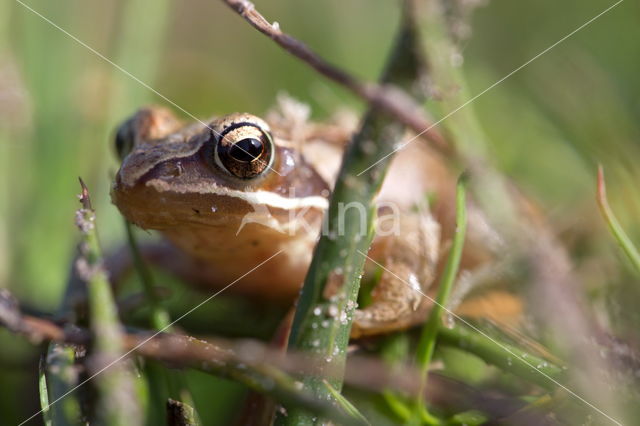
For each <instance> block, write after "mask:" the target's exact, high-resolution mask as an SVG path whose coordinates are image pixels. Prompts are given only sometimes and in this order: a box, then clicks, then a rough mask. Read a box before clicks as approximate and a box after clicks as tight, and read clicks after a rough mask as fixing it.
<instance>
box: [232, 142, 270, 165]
mask: <svg viewBox="0 0 640 426" xmlns="http://www.w3.org/2000/svg"><path fill="white" fill-rule="evenodd" d="M262 149H263V146H262V142H261V141H259V140H258V139H254V138H246V139H242V140H241V141H238V142H236V143H235V144H233V146H232V147H231V149H230V150H229V155H231V157H233V158H235V159H236V160H238V161H243V162H245V163H249V162H251V161H253V160H255V159H256V158H258V157H260V154H262Z"/></svg>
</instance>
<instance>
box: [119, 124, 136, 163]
mask: <svg viewBox="0 0 640 426" xmlns="http://www.w3.org/2000/svg"><path fill="white" fill-rule="evenodd" d="M132 126H133V121H132V120H131V119H129V120H127V121H125V122H124V123H122V124H121V125H120V127H119V128H118V131H117V133H116V137H115V146H116V152H117V153H118V158H120V160H122V159H124V157H126V156H127V155H128V154H129V153H130V152H131V150H132V149H133V140H134V136H133V129H132Z"/></svg>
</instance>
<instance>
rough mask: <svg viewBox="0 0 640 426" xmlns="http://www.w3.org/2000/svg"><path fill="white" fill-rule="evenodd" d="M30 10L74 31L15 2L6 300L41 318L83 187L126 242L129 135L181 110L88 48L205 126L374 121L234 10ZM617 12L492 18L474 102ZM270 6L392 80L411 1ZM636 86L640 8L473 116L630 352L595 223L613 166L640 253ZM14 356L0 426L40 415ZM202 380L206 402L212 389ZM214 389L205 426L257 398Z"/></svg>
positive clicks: (148, 1) (2, 18)
mask: <svg viewBox="0 0 640 426" xmlns="http://www.w3.org/2000/svg"><path fill="white" fill-rule="evenodd" d="M461 1H462V0H461ZM24 3H25V4H26V5H28V6H29V7H32V8H33V9H34V10H36V11H37V12H38V13H40V14H42V15H43V16H44V17H46V19H49V20H50V21H51V22H52V23H54V24H55V25H57V26H59V27H61V28H62V29H63V30H64V31H67V32H68V33H69V34H65V33H64V32H63V31H61V30H60V29H57V28H55V27H54V26H53V25H52V24H51V23H48V22H46V21H45V20H44V19H43V18H42V17H39V16H37V15H36V14H35V13H34V12H32V11H30V10H28V9H27V8H26V7H25V6H23V5H22V4H20V2H16V1H13V0H7V1H3V2H1V3H0V286H1V287H8V288H9V289H10V290H11V291H12V292H13V293H14V294H15V295H16V296H17V297H18V298H19V299H20V300H21V301H22V302H23V304H24V305H25V306H28V307H31V308H33V309H37V310H41V311H53V310H55V309H56V307H57V306H58V304H59V302H60V298H61V291H62V290H63V288H64V285H65V281H66V277H67V274H68V271H69V267H70V263H71V261H72V258H73V255H74V253H75V242H76V240H77V232H76V229H75V228H74V223H73V217H74V210H75V209H76V208H77V207H78V203H77V198H76V194H77V193H78V188H79V186H78V181H77V177H78V176H82V177H83V178H84V179H85V181H86V182H87V183H88V186H89V188H90V190H91V194H92V198H93V202H94V206H95V207H96V209H97V214H98V226H99V231H100V234H101V237H102V242H103V245H104V246H105V247H106V248H111V249H112V248H115V247H117V246H119V245H121V244H122V243H123V241H124V239H125V236H124V228H123V226H122V220H121V218H120V217H119V215H118V213H117V211H116V209H115V208H114V207H113V206H112V205H111V204H110V200H109V186H110V179H111V176H112V175H113V173H114V172H115V170H116V169H117V161H116V156H115V154H114V150H113V146H112V137H113V132H114V128H115V127H116V126H117V124H118V123H119V122H120V121H121V120H123V119H124V118H126V117H127V116H128V115H130V114H131V113H132V112H133V111H135V109H136V108H137V107H139V106H141V105H145V104H148V103H158V104H166V103H165V101H164V100H163V99H161V98H159V97H158V96H156V95H155V94H154V93H153V92H152V91H150V90H148V89H146V88H144V87H143V86H142V85H140V84H139V83H138V82H136V81H135V80H134V79H132V78H131V77H130V76H128V75H126V74H125V73H123V72H122V71H120V70H118V69H117V68H116V67H115V66H114V65H113V64H111V63H109V62H107V61H106V60H104V59H102V58H100V57H99V56H98V55H97V54H96V53H95V52H92V51H91V50H90V49H88V48H87V46H90V47H91V48H92V49H95V51H97V52H99V53H100V54H101V55H104V57H106V58H108V60H109V61H113V62H114V63H115V64H118V65H119V66H120V67H122V68H123V69H124V70H126V71H127V72H129V73H131V74H132V75H134V76H135V77H137V78H139V79H140V80H142V81H144V82H145V83H147V84H148V85H150V86H152V87H153V88H155V89H156V90H157V91H158V92H160V93H162V94H163V95H165V96H166V97H168V98H169V99H171V100H172V101H174V102H175V103H176V104H178V105H180V106H181V107H183V108H184V109H186V110H187V111H189V112H190V113H192V114H194V115H196V116H198V117H209V116H211V115H214V114H222V113H228V112H233V111H248V112H252V113H255V114H261V113H263V112H264V111H265V110H266V109H268V107H269V106H270V105H272V103H273V102H274V100H275V97H276V95H277V94H278V93H281V92H287V93H288V94H290V95H291V96H293V97H295V98H298V99H300V100H302V101H304V102H306V103H308V104H310V105H311V106H312V110H313V116H314V117H315V118H318V119H322V118H323V117H326V116H328V115H331V114H332V113H334V112H335V111H337V110H338V109H342V108H351V109H355V110H357V111H360V110H362V109H363V104H362V103H361V102H360V101H359V100H358V99H355V98H354V97H353V96H352V95H351V94H349V93H348V92H346V91H345V90H343V89H342V88H341V87H339V86H337V85H334V84H333V83H331V82H328V81H327V80H325V79H323V78H322V77H320V76H318V75H317V74H316V73H315V72H313V71H312V70H310V69H309V68H308V67H306V66H305V65H304V64H302V63H300V62H299V61H297V60H295V59H293V58H292V57H290V56H289V55H288V54H286V53H285V52H283V51H282V50H281V49H280V48H278V47H277V46H275V45H274V44H273V43H272V42H271V41H270V40H268V39H267V38H265V37H264V36H262V35H260V34H258V33H257V32H256V31H255V30H253V29H252V28H250V27H249V26H248V25H247V24H246V23H245V22H243V21H242V20H241V19H240V18H239V17H237V16H236V15H235V14H234V13H233V12H231V11H230V10H228V9H227V8H226V7H225V6H224V5H223V4H222V3H221V2H219V1H215V0H185V1H170V0H127V1H124V0H122V1H115V0H114V1H108V2H105V1H102V2H99V1H86V0H83V1H81V0H58V1H55V2H51V1H47V0H24ZM467 3H475V0H467ZM612 3H613V2H610V1H604V0H588V1H584V0H567V1H562V2H557V1H552V0H537V1H529V2H523V1H519V2H514V1H506V0H491V1H488V0H487V1H485V2H483V3H482V6H481V7H479V8H478V9H476V10H475V12H474V14H473V16H472V19H471V21H470V23H471V26H470V27H469V28H467V29H466V30H469V31H471V34H470V35H469V37H468V38H467V39H466V41H465V42H464V48H463V50H462V53H463V55H464V65H463V68H464V72H465V75H466V77H467V79H468V82H469V85H470V92H471V93H473V94H475V93H479V92H481V91H482V90H484V89H485V88H486V87H488V86H490V85H491V84H493V83H494V82H495V81H497V80H498V79H500V78H502V77H503V76H505V75H506V74H508V73H509V72H511V71H512V70H513V69H515V68H517V67H518V66H520V65H521V64H523V63H524V62H526V61H527V60H529V59H530V58H532V57H533V56H535V55H536V54H538V53H539V52H541V51H542V50H544V49H545V48H547V47H548V46H550V45H551V44H553V43H555V42H556V41H557V40H559V39H560V38H562V37H563V36H565V35H566V34H568V33H569V32H571V31H572V30H574V29H575V28H577V27H578V26H580V25H582V24H583V23H584V22H586V21H587V20H589V19H591V18H592V17H593V16H595V15H596V14H598V13H599V12H601V11H602V10H604V9H605V8H606V7H608V6H609V5H611V4H612ZM257 6H258V8H259V10H260V11H261V12H262V13H263V14H264V15H265V16H266V17H267V18H268V19H270V20H273V21H278V22H279V24H280V26H281V27H282V28H283V29H284V30H285V31H287V32H289V33H291V34H293V35H294V36H296V37H298V38H299V39H301V40H303V41H305V42H306V43H308V44H309V45H310V46H311V47H312V48H313V49H315V50H316V51H317V52H319V53H320V54H321V55H322V56H324V57H326V58H327V59H329V60H330V61H331V62H333V63H335V64H338V65H340V66H341V67H343V68H345V69H347V70H348V71H350V72H352V73H353V74H355V75H357V76H360V77H362V78H364V79H368V80H374V79H376V77H377V76H378V74H379V72H380V69H381V67H382V64H383V61H384V59H385V56H386V54H387V51H388V48H389V46H390V44H391V42H392V35H393V33H394V30H395V27H396V25H397V18H398V16H399V7H398V2H397V1H390V0H346V1H345V0H328V1H322V2H318V1H314V0H295V1H294V0H277V1H276V0H272V1H258V2H257ZM70 35H73V36H74V37H77V39H78V40H79V41H80V42H81V43H85V44H86V46H83V45H81V44H80V43H79V42H78V41H77V40H74V39H72V38H71V36H70ZM639 75H640V4H639V3H638V2H636V1H633V0H626V1H624V2H623V3H622V4H620V5H619V6H618V7H616V8H614V9H613V10H612V11H610V12H609V13H607V14H606V15H604V16H602V17H601V18H600V19H598V20H596V21H595V22H593V23H592V24H591V25H589V26H588V27H586V28H585V29H583V30H582V31H580V32H578V33H577V34H575V35H574V36H572V37H570V38H569V39H568V40H566V41H565V42H563V43H561V44H560V45H558V46H557V47H555V48H554V49H553V50H551V51H550V52H548V53H546V54H545V55H543V56H542V57H540V58H539V59H538V60H536V61H535V62H533V63H531V64H530V65H528V66H527V67H526V68H524V69H523V70H521V71H520V72H518V73H517V74H515V75H513V76H512V77H511V78H509V79H508V80H506V81H505V82H503V83H502V84H500V85H499V86H498V87H496V88H495V89H493V90H492V91H490V92H488V93H486V94H485V95H484V96H482V97H481V98H479V99H478V100H477V101H475V102H474V104H473V108H475V110H476V112H477V114H478V116H479V118H480V121H481V123H482V125H483V127H484V130H485V131H486V133H487V134H488V136H489V140H490V142H491V147H490V148H491V153H492V155H493V156H494V159H495V162H496V164H497V166H498V168H499V169H500V170H501V171H502V172H503V173H504V174H506V175H507V176H509V177H511V178H513V179H514V180H515V181H516V182H517V183H518V184H519V185H520V186H521V187H522V188H523V189H524V190H525V191H526V192H527V193H529V194H530V195H531V196H532V197H533V198H534V199H535V200H537V201H538V202H539V203H540V205H541V206H542V208H543V210H544V212H545V213H546V214H547V215H548V217H549V218H550V221H551V223H552V224H553V225H554V226H555V227H556V229H557V230H558V231H559V232H560V234H561V235H562V236H563V237H564V238H565V240H566V241H567V244H569V246H570V247H571V248H572V253H573V254H574V256H575V258H576V259H577V261H578V263H579V265H580V267H583V268H589V267H593V266H592V265H591V263H589V262H590V260H591V259H597V260H598V262H597V267H593V270H594V272H593V274H591V275H590V276H591V279H590V280H587V281H585V282H584V283H583V284H584V290H585V294H586V295H587V297H588V298H589V299H590V301H591V302H592V303H593V304H594V306H601V307H602V312H605V313H606V315H604V316H603V317H602V318H601V319H602V321H604V322H606V323H607V324H608V325H611V326H612V327H613V328H614V329H616V330H617V331H618V332H619V333H620V334H622V335H625V336H627V335H632V334H633V330H634V329H637V327H638V326H639V325H640V310H638V309H637V306H638V303H640V286H638V285H637V284H638V283H637V282H634V281H633V280H631V279H630V278H629V277H630V275H629V274H628V270H627V267H626V264H625V261H624V259H623V258H622V257H621V256H619V254H618V252H617V248H616V247H615V244H614V243H613V242H612V239H611V237H610V236H609V235H608V234H607V232H606V229H605V227H604V226H603V224H602V222H601V220H600V218H599V216H598V213H597V209H596V205H595V201H594V196H595V195H594V194H595V171H596V164H597V163H602V164H603V165H604V167H605V171H606V173H607V179H608V188H609V196H610V201H611V203H612V206H613V208H614V210H615V211H616V213H617V214H618V216H619V218H620V219H621V221H622V223H623V225H624V226H625V228H626V229H627V230H628V231H629V232H630V234H631V236H632V237H634V240H635V241H640V229H639V227H638V224H639V223H640V222H639V221H638V220H637V218H638V217H639V216H640V215H639V213H640V197H639V196H638V190H637V185H638V182H640V181H639V180H638V177H639V175H640V168H639V167H638V166H637V164H636V162H637V161H638V159H640V155H639V153H640V79H639V78H638V76H639ZM581 259H586V260H584V261H583V262H581V263H580V260H581ZM192 321H194V322H195V321H201V322H202V323H203V324H205V325H206V324H207V322H208V321H211V319H209V318H207V316H206V315H199V316H197V318H194V319H193V320H192ZM203 329H204V330H206V326H203ZM0 348H2V349H0V389H3V391H2V395H3V396H2V398H0V423H2V424H15V423H17V422H19V421H20V420H22V419H24V418H26V417H27V416H29V415H31V414H32V413H33V412H35V411H37V409H38V403H37V368H36V367H35V366H36V365H37V360H38V354H39V348H37V347H35V348H34V346H32V345H31V344H30V343H28V342H26V341H24V340H23V339H20V338H16V337H13V336H10V335H9V334H8V333H6V332H5V331H4V330H0ZM195 376H197V374H195V373H194V378H193V381H194V383H195V385H194V386H196V387H197V386H201V387H202V389H203V390H206V389H214V388H207V386H212V385H211V383H210V381H207V380H204V379H202V378H200V377H195ZM215 386H216V387H215V391H208V392H205V391H203V392H198V390H197V389H194V394H195V395H196V402H198V395H199V394H200V395H205V396H204V397H200V398H204V401H203V402H204V404H201V406H204V407H207V408H206V409H205V410H204V411H203V412H201V414H202V416H203V419H205V420H206V422H207V423H206V424H215V423H216V422H217V423H220V424H222V423H223V422H224V420H223V419H225V418H226V417H225V415H226V414H225V413H227V414H228V413H229V412H230V411H232V410H233V409H234V407H235V405H234V403H233V401H236V400H237V395H238V394H240V393H241V392H242V390H241V389H240V388H239V387H237V386H235V385H230V384H221V383H217V384H216V385H215ZM211 392H214V393H211ZM38 421H39V420H36V421H34V422H33V424H37V422H38Z"/></svg>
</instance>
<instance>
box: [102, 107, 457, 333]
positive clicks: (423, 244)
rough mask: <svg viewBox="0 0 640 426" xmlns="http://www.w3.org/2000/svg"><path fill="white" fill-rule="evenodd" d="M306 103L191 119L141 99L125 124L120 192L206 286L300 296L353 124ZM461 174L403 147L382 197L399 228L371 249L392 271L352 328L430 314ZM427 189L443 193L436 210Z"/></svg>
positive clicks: (383, 327)
mask: <svg viewBox="0 0 640 426" xmlns="http://www.w3.org/2000/svg"><path fill="white" fill-rule="evenodd" d="M301 108H302V107H301V106H299V105H298V106H296V105H295V104H294V105H293V107H292V104H291V103H288V104H287V103H286V102H285V103H284V104H283V107H282V108H280V110H276V111H275V112H272V113H271V114H269V115H268V116H267V119H261V118H259V117H256V116H254V115H251V114H245V113H236V114H230V115H227V116H224V117H220V118H215V119H213V120H210V121H206V122H196V123H194V124H188V125H185V124H183V123H182V122H180V121H179V120H178V119H176V118H175V116H174V115H173V114H172V113H171V112H170V111H168V110H166V109H164V108H159V107H150V108H144V109H142V110H140V111H138V112H137V113H136V114H135V115H134V116H133V117H132V118H130V119H129V120H127V121H126V122H125V123H124V124H123V125H122V126H121V127H120V129H119V131H118V134H117V138H116V145H117V148H118V152H119V154H120V155H121V157H122V159H123V160H122V166H121V168H120V170H119V171H118V173H117V176H116V178H115V182H114V184H113V188H112V192H111V195H112V200H113V202H114V204H115V205H116V206H117V207H118V208H119V209H120V211H121V212H122V214H123V215H124V216H125V217H126V218H127V219H128V220H129V221H131V222H133V223H134V224H136V225H138V226H140V227H142V228H145V229H154V230H158V231H160V232H161V233H162V234H163V235H164V236H165V237H166V238H167V239H168V240H170V241H171V242H172V244H173V245H174V246H175V247H176V248H178V249H179V250H180V251H181V252H182V253H183V254H176V256H182V257H181V259H184V260H185V261H186V262H188V263H189V266H188V267H187V268H186V269H188V270H189V271H190V273H189V275H190V276H191V277H192V278H193V277H196V280H197V281H198V282H200V283H201V284H202V283H204V285H205V286H207V287H208V288H210V289H220V288H224V287H225V286H227V285H229V284H230V283H233V285H232V286H230V288H229V291H236V292H241V293H244V294H248V295H251V296H254V297H261V298H266V299H272V300H276V299H280V300H287V301H291V300H293V299H294V298H295V296H296V295H297V294H298V292H299V290H300V287H301V285H302V282H303V280H304V276H305V274H306V271H307V268H308V266H309V263H310V261H311V256H312V252H313V247H314V245H315V243H316V242H317V239H318V236H319V232H320V229H321V223H322V215H323V213H324V211H325V210H326V208H327V207H328V196H329V194H330V189H331V188H332V186H333V183H334V181H335V178H336V174H337V171H338V167H339V165H340V160H341V156H342V152H343V149H344V146H345V145H346V144H347V143H348V141H349V139H350V137H351V134H352V131H353V126H352V125H345V124H344V123H342V124H336V123H333V124H318V123H311V122H308V121H307V120H306V117H304V113H303V114H300V113H299V112H300V109H301ZM292 111H294V112H292ZM295 111H297V113H296V112H295ZM301 115H302V116H301ZM445 176H446V177H445ZM453 182H454V180H453V179H451V178H450V176H448V173H447V172H446V170H445V169H444V167H443V166H442V163H441V162H440V161H438V159H437V158H434V154H433V153H432V152H429V151H428V150H427V149H426V148H425V147H424V145H422V144H420V143H414V144H410V145H409V146H408V147H407V148H406V149H404V150H402V151H400V152H399V153H397V154H396V156H395V158H394V159H393V161H392V164H391V167H390V170H389V173H388V175H387V177H386V178H385V182H384V185H383V187H382V189H381V191H380V193H379V194H378V196H377V198H376V202H377V203H378V204H379V205H380V206H381V210H380V212H381V213H382V212H383V210H384V211H385V212H387V213H388V214H392V215H394V216H393V217H391V218H389V217H387V218H386V221H387V225H389V223H391V222H393V226H394V229H393V230H392V232H390V231H389V230H387V232H386V233H382V232H379V233H378V235H377V236H376V237H375V239H374V242H373V245H372V249H371V251H370V253H369V256H371V257H372V258H373V259H375V260H376V261H378V262H380V263H381V264H383V265H384V266H385V268H386V270H385V271H384V272H383V273H382V276H381V278H380V280H379V282H378V284H377V285H376V287H375V288H374V290H373V292H372V303H371V304H370V305H369V306H367V307H365V308H364V309H362V310H356V311H355V314H354V325H353V331H352V334H353V335H354V336H360V335H367V334H375V333H380V332H386V331H391V330H396V329H401V328H406V327H408V326H410V325H412V324H415V323H417V322H419V321H421V320H423V319H424V318H425V309H427V308H428V307H429V306H430V304H431V302H430V300H429V299H428V298H426V297H424V296H423V293H427V292H428V291H429V289H430V287H431V284H432V282H433V280H434V277H435V275H436V269H437V264H438V258H439V256H438V253H439V246H440V240H441V229H442V228H443V227H444V228H445V231H446V232H445V233H447V234H450V230H451V228H452V219H451V217H452V215H451V211H452V208H451V200H452V194H451V189H452V188H453V186H454V184H453ZM428 194H437V198H438V200H439V202H438V203H437V205H436V208H435V212H434V214H432V213H431V212H430V211H429V208H428V207H425V206H426V200H427V195H428ZM434 215H435V216H437V219H436V218H434ZM390 219H391V222H390ZM266 260H268V261H266ZM265 261H266V262H265ZM261 262H265V263H264V264H262V265H261V266H260V267H259V268H257V269H255V270H253V268H255V267H256V266H257V265H260V264H261Z"/></svg>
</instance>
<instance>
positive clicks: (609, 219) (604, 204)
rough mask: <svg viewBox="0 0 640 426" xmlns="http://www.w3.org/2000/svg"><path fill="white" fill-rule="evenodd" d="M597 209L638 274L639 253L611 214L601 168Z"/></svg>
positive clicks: (599, 171)
mask: <svg viewBox="0 0 640 426" xmlns="http://www.w3.org/2000/svg"><path fill="white" fill-rule="evenodd" d="M597 201H598V207H599V208H600V213H602V217H603V218H604V220H605V222H606V223H607V227H608V228H609V232H611V234H612V235H613V236H614V238H615V239H616V241H617V242H618V245H619V246H620V248H621V249H622V251H623V252H624V254H626V255H627V258H628V259H629V261H630V262H631V264H632V265H633V267H634V268H635V271H636V273H638V274H640V252H638V249H637V248H636V246H635V245H634V244H633V242H632V241H631V239H630V238H629V236H628V235H627V233H626V232H624V229H623V228H622V226H621V225H620V222H618V219H617V218H616V216H615V215H614V214H613V210H611V207H610V206H609V201H608V200H607V188H606V185H605V182H604V171H603V170H602V166H598V196H597Z"/></svg>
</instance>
